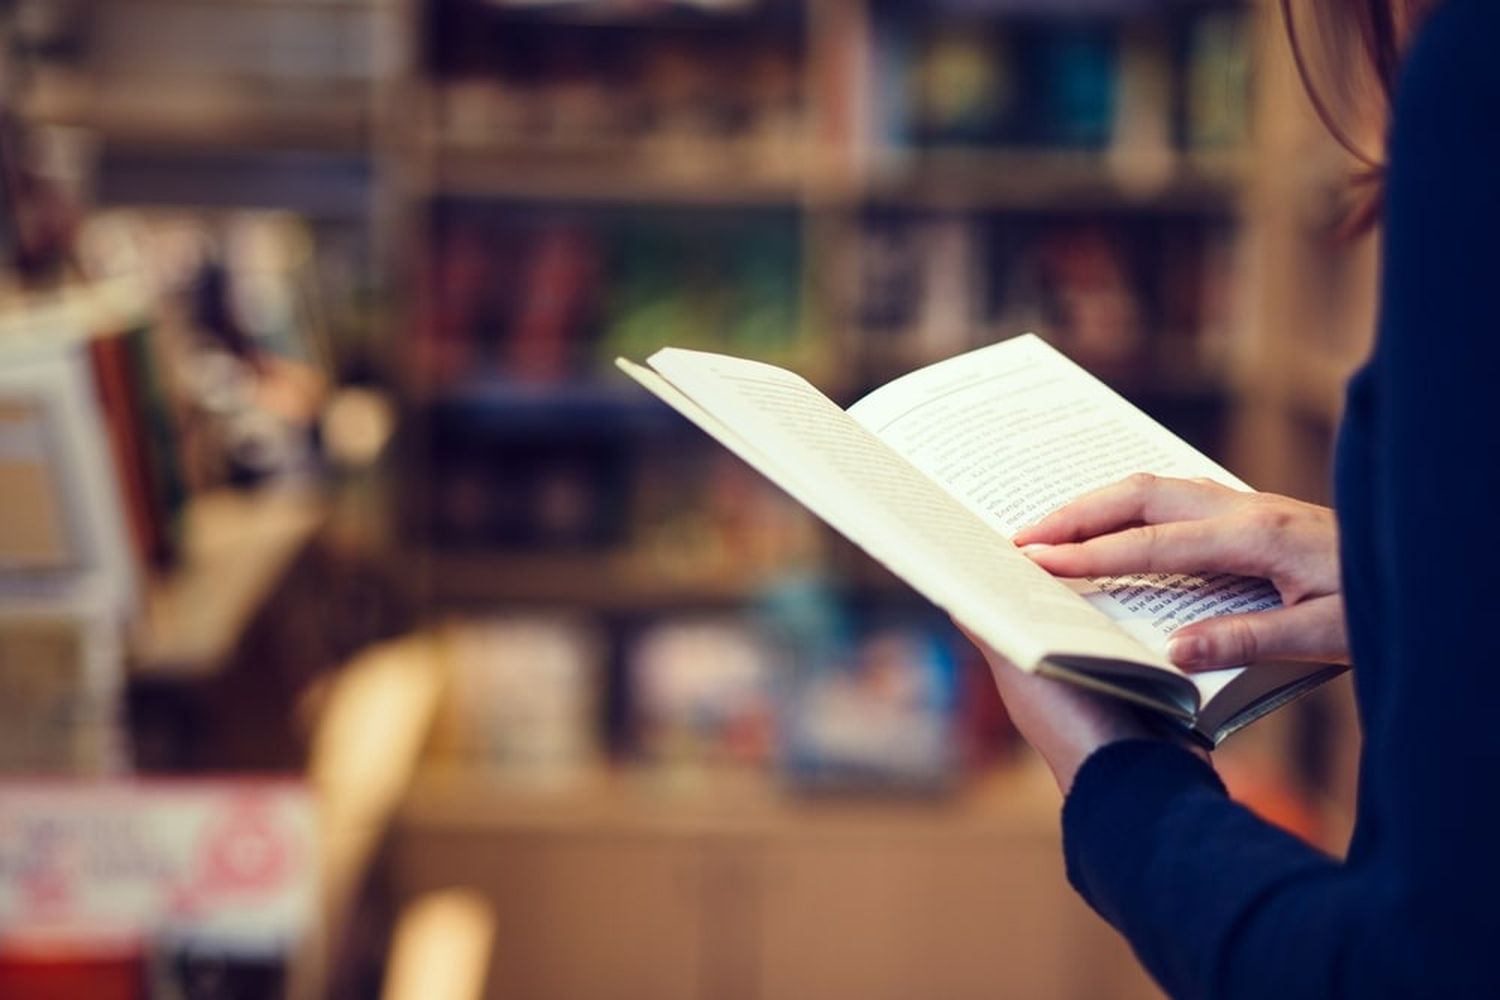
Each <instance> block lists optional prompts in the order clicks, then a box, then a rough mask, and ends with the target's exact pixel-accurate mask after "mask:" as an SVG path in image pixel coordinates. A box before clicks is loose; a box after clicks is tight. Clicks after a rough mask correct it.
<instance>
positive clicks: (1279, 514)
mask: <svg viewBox="0 0 1500 1000" xmlns="http://www.w3.org/2000/svg"><path fill="white" fill-rule="evenodd" d="M1292 516H1293V515H1292V512H1291V511H1289V510H1287V509H1286V508H1285V507H1283V506H1282V505H1280V504H1277V503H1274V502H1271V501H1266V500H1261V501H1257V502H1256V503H1255V505H1254V506H1253V507H1252V508H1251V509H1250V511H1249V512H1248V513H1247V514H1246V518H1247V519H1248V520H1249V522H1250V527H1251V529H1252V530H1253V531H1254V532H1255V533H1257V534H1265V535H1280V534H1282V533H1283V532H1285V531H1286V529H1287V528H1288V527H1289V526H1290V524H1291V521H1292Z"/></svg>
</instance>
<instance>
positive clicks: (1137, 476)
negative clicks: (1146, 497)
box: [1125, 472, 1156, 493]
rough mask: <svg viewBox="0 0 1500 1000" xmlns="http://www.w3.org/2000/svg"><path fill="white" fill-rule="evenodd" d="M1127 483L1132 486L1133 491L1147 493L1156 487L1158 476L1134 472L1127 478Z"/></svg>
mask: <svg viewBox="0 0 1500 1000" xmlns="http://www.w3.org/2000/svg"><path fill="white" fill-rule="evenodd" d="M1125 482H1127V483H1129V484H1130V487H1131V489H1133V490H1136V491H1137V492H1140V493H1145V492H1147V491H1149V490H1151V489H1154V488H1155V486H1156V476H1154V475H1152V474H1151V473H1149V472H1132V473H1131V474H1130V475H1129V476H1126V477H1125Z"/></svg>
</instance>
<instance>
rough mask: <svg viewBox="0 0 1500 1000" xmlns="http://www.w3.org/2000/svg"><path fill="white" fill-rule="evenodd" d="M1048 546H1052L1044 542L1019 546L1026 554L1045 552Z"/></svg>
mask: <svg viewBox="0 0 1500 1000" xmlns="http://www.w3.org/2000/svg"><path fill="white" fill-rule="evenodd" d="M1050 548H1052V546H1050V545H1048V544H1047V543H1046V542H1032V543H1031V544H1030V545H1023V546H1021V551H1022V552H1025V553H1026V554H1027V555H1031V554H1032V553H1034V552H1045V551H1047V550H1048V549H1050Z"/></svg>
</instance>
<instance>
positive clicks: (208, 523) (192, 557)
mask: <svg viewBox="0 0 1500 1000" xmlns="http://www.w3.org/2000/svg"><path fill="white" fill-rule="evenodd" d="M325 514H326V504H325V503H324V501H323V500H322V499H321V498H320V497H318V496H316V495H314V494H311V493H309V492H303V491H294V490H269V491H265V492H261V493H253V494H246V493H236V492H232V491H227V490H226V491H223V492H217V493H212V494H208V495H205V496H201V497H197V498H195V499H194V500H193V501H192V502H191V504H190V506H189V507H188V511H187V515H186V539H185V544H184V552H183V557H182V562H181V564H180V565H178V566H176V567H174V568H173V569H171V570H170V571H168V572H166V573H165V574H162V575H160V576H158V577H156V578H154V579H152V580H150V581H148V583H147V586H146V594H145V601H144V611H143V615H142V620H141V622H140V627H139V628H138V629H137V630H136V632H135V634H134V635H133V636H132V643H131V660H130V668H131V673H132V675H133V676H134V677H136V678H139V679H151V680H192V679H198V678H203V677H206V676H209V675H212V674H213V673H214V672H215V671H216V670H218V669H219V668H221V667H222V666H223V665H224V663H225V662H226V661H227V660H228V659H229V657H230V656H231V654H233V652H234V650H235V648H236V647H237V646H238V644H239V642H240V639H241V637H242V636H243V635H244V632H245V629H246V628H247V627H248V626H249V624H250V622H251V621H252V620H253V619H254V617H255V615H256V613H257V612H258V611H259V610H260V608H261V607H263V606H264V604H265V602H266V600H267V599H268V598H269V597H270V595H271V594H272V592H273V591H274V590H275V588H276V586H277V584H278V583H280V582H281V580H282V578H283V577H284V576H285V574H286V571H287V570H288V569H289V568H290V566H291V564H292V562H293V561H294V560H295V559H296V557H297V555H298V554H299V553H300V552H301V551H302V550H303V548H304V547H305V546H306V545H307V544H308V542H309V541H310V540H311V539H312V537H313V535H314V533H315V532H316V531H317V530H318V528H319V527H320V526H321V525H322V524H323V521H324V517H325Z"/></svg>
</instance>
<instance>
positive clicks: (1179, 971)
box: [1063, 742, 1412, 1000]
mask: <svg viewBox="0 0 1500 1000" xmlns="http://www.w3.org/2000/svg"><path fill="white" fill-rule="evenodd" d="M1063 834H1064V847H1065V851H1066V855H1067V864H1068V876H1069V879H1070V880H1071V881H1072V883H1073V885H1074V886H1075V887H1076V888H1077V889H1078V890H1079V892H1080V893H1082V894H1083V896H1084V897H1085V899H1087V900H1088V901H1089V903H1090V904H1091V905H1092V906H1093V907H1094V908H1095V909H1096V910H1097V911H1099V913H1100V914H1101V915H1102V916H1103V917H1104V918H1105V919H1106V920H1108V921H1109V922H1110V923H1111V924H1113V925H1114V926H1115V927H1116V928H1118V929H1119V930H1120V931H1121V933H1123V934H1124V935H1125V936H1126V938H1127V939H1128V940H1129V941H1130V943H1131V945H1132V946H1133V947H1134V948H1135V950H1136V952H1137V954H1138V955H1139V956H1140V958H1141V960H1142V962H1143V963H1144V964H1145V965H1146V967H1147V968H1148V969H1149V970H1150V971H1151V972H1152V974H1153V975H1154V976H1156V978H1157V980H1158V981H1159V982H1160V983H1161V984H1162V985H1163V986H1164V987H1165V988H1166V989H1167V990H1168V992H1169V993H1170V994H1171V995H1172V996H1174V997H1178V998H1196V997H1213V998H1215V1000H1223V998H1236V997H1266V996H1275V997H1277V1000H1295V998H1300V997H1319V998H1324V997H1333V996H1386V995H1409V994H1407V993H1404V992H1403V984H1405V985H1409V984H1410V983H1411V982H1412V979H1411V977H1410V975H1409V974H1408V970H1407V969H1405V968H1403V967H1402V966H1401V964H1400V963H1401V962H1402V961H1403V960H1404V956H1406V955H1407V954H1408V953H1409V952H1410V951H1411V950H1412V948H1411V942H1410V941H1407V942H1405V943H1406V945H1407V947H1406V950H1405V951H1403V950H1402V949H1401V948H1399V947H1398V948H1391V947H1376V946H1375V945H1376V943H1377V942H1382V941H1386V940H1388V939H1389V937H1391V936H1396V935H1395V932H1394V930H1393V925H1394V920H1393V918H1390V917H1389V916H1387V914H1389V912H1390V911H1389V908H1388V907H1386V906H1385V905H1384V904H1383V903H1382V902H1381V900H1379V899H1378V898H1377V897H1378V896H1379V891H1378V888H1377V886H1378V885H1379V883H1378V881H1377V880H1376V879H1373V878H1368V877H1366V876H1365V875H1364V874H1361V873H1355V872H1351V871H1349V870H1347V869H1345V868H1344V867H1343V866H1341V865H1339V864H1337V863H1336V862H1334V861H1333V860H1332V859H1330V858H1328V857H1327V856H1325V855H1323V854H1321V853H1319V852H1317V851H1315V850H1313V849H1312V848H1310V847H1309V846H1308V845H1306V844H1304V843H1302V842H1301V841H1299V840H1297V839H1296V838H1294V837H1292V836H1290V835H1288V834H1286V833H1284V832H1283V831H1281V830H1278V829H1276V828H1274V827H1271V826H1269V825H1268V824H1266V823H1264V822H1263V821H1261V820H1259V819H1258V818H1256V817H1255V816H1254V815H1252V814H1251V813H1250V812H1248V811H1247V810H1245V809H1244V808H1243V807H1241V806H1239V805H1238V804H1236V803H1234V802H1232V801H1230V800H1229V798H1228V797H1227V796H1226V795H1225V793H1224V789H1223V786H1222V785H1221V784H1220V783H1219V780H1218V778H1217V776H1216V775H1215V774H1214V773H1213V770H1212V769H1211V768H1210V767H1209V766H1208V765H1207V764H1206V763H1204V762H1203V761H1201V760H1199V759H1198V758H1196V757H1195V756H1194V755H1192V754H1191V753H1188V752H1187V751H1185V750H1183V749H1181V748H1179V747H1174V746H1171V745H1170V744H1165V743H1146V742H1128V743H1119V744H1114V745H1112V746H1110V747H1106V748H1105V749H1104V750H1101V751H1100V752H1099V753H1098V754H1096V755H1095V756H1094V757H1092V758H1090V759H1089V760H1088V761H1087V762H1086V763H1085V765H1084V766H1083V767H1082V768H1081V769H1080V770H1079V772H1078V775H1077V780H1076V781H1075V784H1074V787H1073V790H1072V792H1071V793H1070V794H1069V796H1068V799H1067V803H1066V805H1065V807H1064V812H1063Z"/></svg>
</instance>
